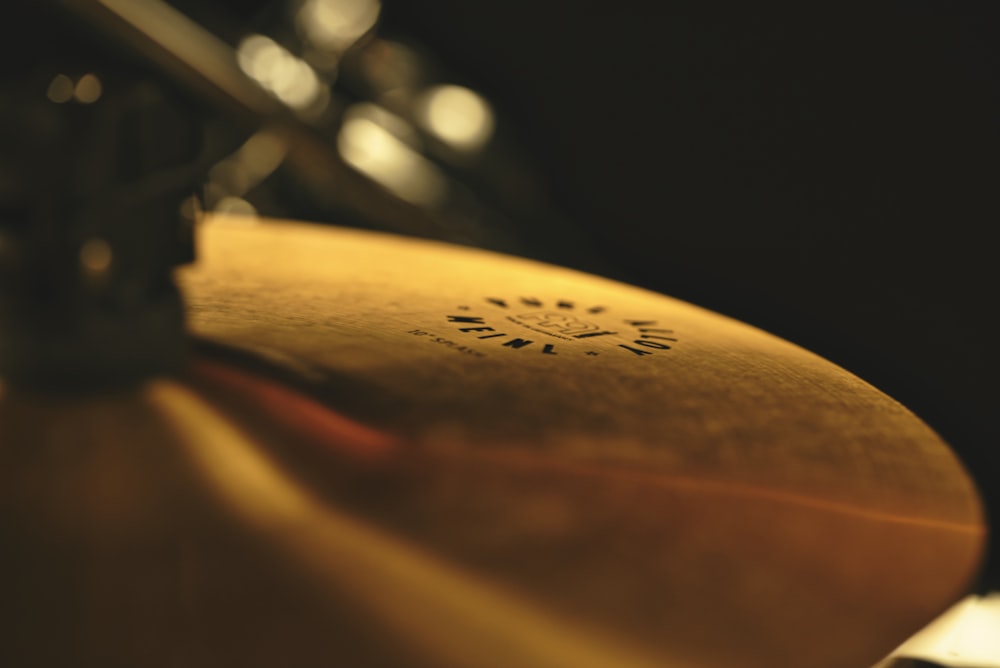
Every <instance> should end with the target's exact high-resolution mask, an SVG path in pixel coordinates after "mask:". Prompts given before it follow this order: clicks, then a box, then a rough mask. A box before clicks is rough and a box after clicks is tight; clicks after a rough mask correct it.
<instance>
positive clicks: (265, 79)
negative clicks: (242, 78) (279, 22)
mask: <svg viewBox="0 0 1000 668" xmlns="http://www.w3.org/2000/svg"><path fill="white" fill-rule="evenodd" d="M236 56H237V62H238V63H239V66H240V69H242V70H243V71H244V72H245V73H246V74H247V75H248V76H249V77H251V78H252V79H253V80H254V81H256V82H257V83H258V84H260V85H261V87H263V88H264V89H265V90H266V91H267V92H269V93H270V94H271V95H273V96H274V97H276V98H277V99H278V100H280V101H281V102H282V103H284V104H285V105H287V106H289V107H291V108H292V109H294V110H296V111H300V112H309V113H317V110H318V108H320V107H323V106H325V104H326V101H327V97H328V96H329V91H328V90H327V88H326V86H325V85H324V84H323V83H322V82H321V81H320V79H319V77H318V76H317V75H316V72H315V71H314V70H313V69H312V67H310V66H309V64H308V63H306V62H305V61H303V60H302V59H300V58H297V57H296V56H295V55H293V54H292V53H291V52H289V51H288V50H287V49H286V48H285V47H283V46H281V45H280V44H278V43H277V42H275V41H274V40H273V39H271V38H270V37H265V36H264V35H250V36H248V37H245V38H244V39H243V40H242V41H241V42H240V44H239V46H238V47H237V50H236Z"/></svg>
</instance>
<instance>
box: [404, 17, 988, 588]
mask: <svg viewBox="0 0 1000 668" xmlns="http://www.w3.org/2000/svg"><path fill="white" fill-rule="evenodd" d="M800 5H806V6H800ZM994 5H995V3H985V2H984V3H963V2H924V1H919V0H911V1H907V2H871V3H864V4H860V3H859V4H858V5H853V6H852V5H845V4H842V3H822V4H820V5H819V6H816V4H814V3H799V4H793V3H785V4H783V5H782V6H778V5H774V4H771V5H761V4H759V3H729V4H726V5H720V4H718V3H706V2H694V1H691V2H657V3H652V2H641V1H639V0H616V1H615V2H601V3H596V2H574V1H573V0H505V1H504V2H469V1H468V0H395V1H393V0H386V2H385V11H384V28H385V30H386V31H387V32H389V33H391V32H392V31H393V30H399V31H403V32H406V33H408V34H410V35H414V36H416V37H417V38H419V39H421V40H422V41H423V42H425V43H426V44H428V45H430V46H431V47H432V48H433V50H434V51H435V53H436V54H437V55H438V56H439V57H441V59H442V60H443V61H444V62H446V63H447V64H448V66H449V67H450V68H451V69H452V71H454V72H455V73H456V74H457V75H458V76H460V77H462V78H463V80H464V81H465V82H466V83H469V84H472V85H474V86H475V87H477V88H479V89H480V90H483V91H484V92H486V93H487V95H488V96H489V97H490V98H491V99H492V100H494V101H495V102H496V103H497V105H498V107H499V109H500V111H501V113H502V114H503V115H504V118H506V119H508V120H509V121H511V122H512V123H514V124H515V125H516V127H517V130H518V132H519V133H520V136H521V137H522V139H523V140H524V142H525V144H526V146H528V147H529V149H530V151H531V154H532V159H533V161H534V162H535V164H536V166H538V167H539V171H540V172H541V173H543V174H545V175H547V178H548V179H549V182H548V184H547V186H548V187H549V188H551V190H552V192H553V193H554V194H555V196H556V197H557V199H558V201H559V203H560V205H561V206H562V207H563V209H564V210H565V211H567V212H568V214H569V215H570V217H571V218H572V220H573V221H574V222H575V224H576V225H577V230H578V233H579V239H581V240H586V241H589V242H591V243H593V244H594V245H595V246H596V247H598V248H600V249H602V253H603V255H604V258H605V259H606V260H607V261H608V262H609V264H610V266H612V267H614V272H615V273H616V274H617V276H618V277H623V278H626V279H627V280H630V281H632V282H634V283H637V284H640V285H643V286H645V287H649V288H653V289H655V290H658V291H661V292H665V293H667V294H670V295H673V296H676V297H680V298H683V299H686V300H689V301H693V302H695V303H698V304H700V305H703V306H707V307H709V308H712V309H714V310H717V311H720V312H723V313H725V314H728V315H731V316H734V317H737V318H739V319H742V320H744V321H747V322H750V323H752V324H754V325H757V326H759V327H762V328H764V329H767V330H769V331H771V332H774V333H776V334H778V335H780V336H783V337H784V338H787V339H789V340H791V341H793V342H795V343H798V344H800V345H802V346H804V347H806V348H809V349H811V350H813V351H815V352H817V353H819V354H821V355H823V356H825V357H827V358H829V359H831V360H833V361H835V362H837V363H839V364H840V365H842V366H844V367H846V368H847V369H849V370H851V371H853V372H854V373H856V374H858V375H859V376H861V377H862V378H864V379H866V380H868V381H869V382H871V383H872V384H874V385H876V386H877V387H879V388H881V389H882V390H884V391H885V392H887V393H889V394H890V395H892V396H894V397H895V398H897V399H899V400H900V401H902V402H903V403H904V404H906V405H907V406H909V407H910V408H911V409H912V410H914V411H915V412H916V413H917V414H918V415H920V416H921V417H922V418H923V419H924V420H925V421H927V422H928V423H930V424H931V426H933V427H934V428H936V429H937V430H938V431H939V432H940V433H942V434H943V435H944V436H945V438H946V439H947V440H948V441H949V442H950V443H951V444H952V445H953V446H954V448H955V449H956V451H957V452H958V453H959V455H960V456H961V458H962V459H963V460H964V461H965V462H966V463H967V465H968V466H969V468H970V470H971V471H972V472H973V474H974V476H975V477H976V478H977V480H978V481H979V483H980V487H981V488H982V490H983V492H984V495H985V496H986V498H987V501H988V505H989V507H990V508H991V511H990V512H991V514H992V515H994V516H1000V501H998V493H997V490H996V482H997V475H996V471H997V470H998V469H1000V466H998V455H997V442H998V436H1000V429H998V427H997V420H996V417H997V413H998V410H997V405H998V400H1000V389H998V384H1000V354H998V352H997V345H996V342H995V341H996V338H997V336H998V329H997V327H996V324H997V320H998V319H997V317H996V315H995V308H996V286H997V270H996V266H997V245H996V244H997V242H996V241H995V237H996V235H995V232H994V228H995V226H996V225H997V223H998V221H1000V217H998V215H997V214H998V210H997V209H998V207H997V189H998V184H1000V179H998V176H1000V174H998V169H997V159H998V156H1000V150H998V149H1000V135H998V125H1000V85H998V84H1000V78H998V65H1000V57H998V46H997V43H996V36H997V34H996V33H997V28H998V27H1000V9H998V8H994ZM995 552H996V550H994V554H993V556H992V557H991V559H990V563H991V564H992V566H991V568H990V571H991V574H990V575H989V576H988V577H987V581H988V582H989V583H990V584H991V585H992V586H993V587H994V588H995V587H997V586H998V583H1000V581H998V578H997V571H998V568H997V563H998V558H997V555H996V554H995Z"/></svg>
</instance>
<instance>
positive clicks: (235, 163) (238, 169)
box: [205, 130, 288, 216]
mask: <svg viewBox="0 0 1000 668" xmlns="http://www.w3.org/2000/svg"><path fill="white" fill-rule="evenodd" d="M287 152H288V146H287V144H286V142H285V140H284V138H283V137H281V136H280V135H278V134H276V133H274V132H269V131H267V130H262V131H260V132H258V133H256V134H255V135H253V136H252V137H250V139H248V140H247V141H246V142H245V143H244V144H243V145H242V146H241V147H240V148H239V149H237V150H236V151H235V152H234V153H233V154H232V155H230V156H228V157H226V158H224V159H223V160H220V161H219V162H217V163H216V164H215V165H214V166H213V167H212V168H211V169H210V170H209V172H208V182H207V183H206V185H205V200H206V204H207V206H208V208H209V209H210V210H212V211H219V212H225V213H234V214H242V215H248V216H254V215H256V214H257V210H256V208H255V207H254V206H253V205H252V204H250V202H248V201H247V200H246V199H244V198H243V196H244V195H246V194H247V193H248V192H250V191H251V190H252V189H253V188H255V187H256V186H257V185H259V184H260V183H261V181H263V180H264V179H266V178H267V177H268V176H270V175H271V174H272V173H273V172H274V171H275V170H276V169H278V167H280V166H281V163H282V162H283V161H284V159H285V156H286V154H287Z"/></svg>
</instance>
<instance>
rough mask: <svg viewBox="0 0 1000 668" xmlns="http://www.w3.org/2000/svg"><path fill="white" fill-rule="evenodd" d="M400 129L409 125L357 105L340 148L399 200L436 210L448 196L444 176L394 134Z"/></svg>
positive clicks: (347, 117) (342, 133)
mask: <svg viewBox="0 0 1000 668" xmlns="http://www.w3.org/2000/svg"><path fill="white" fill-rule="evenodd" d="M389 119H392V120H394V121H396V122H395V123H390V122H389ZM387 126H389V127H387ZM397 126H401V127H402V128H405V127H406V123H405V121H403V120H402V119H399V118H398V117H394V116H392V115H391V114H388V112H385V111H384V110H380V109H379V108H378V107H375V106H374V105H370V104H365V105H356V106H355V107H352V108H351V109H350V110H348V113H347V114H346V115H345V120H344V124H343V126H342V127H341V129H340V134H339V136H338V137H337V147H338V149H339V150H340V154H341V155H342V156H343V158H344V160H345V161H346V162H347V163H348V164H349V165H351V167H353V168H354V169H356V170H358V171H359V172H361V173H362V174H365V175H366V176H368V177H370V178H371V179H373V180H375V181H377V182H378V183H379V184H381V185H382V186H383V187H385V188H387V189H388V190H390V191H392V192H393V193H395V194H396V195H397V196H399V197H400V198H402V199H404V200H406V201H408V202H412V203H414V204H418V205H422V206H433V205H435V204H437V203H439V202H440V201H441V200H442V199H443V197H444V196H445V192H446V187H447V185H446V182H445V179H444V176H443V175H442V174H441V173H440V171H438V169H437V168H436V167H435V166H434V165H433V164H431V163H430V162H429V161H428V160H427V159H426V158H424V157H422V156H421V155H420V154H419V153H417V152H416V151H415V150H413V149H412V148H410V146H408V145H407V144H406V143H405V142H404V141H402V140H401V139H400V138H399V136H398V133H393V132H392V131H391V130H392V129H395V128H396V127H397Z"/></svg>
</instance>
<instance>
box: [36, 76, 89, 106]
mask: <svg viewBox="0 0 1000 668" xmlns="http://www.w3.org/2000/svg"><path fill="white" fill-rule="evenodd" d="M103 94H104V86H103V85H102V84H101V80H100V79H99V78H98V77H97V75H96V74H84V75H83V76H82V77H80V79H79V80H78V81H76V82H75V83H74V81H73V79H72V78H70V77H69V76H67V75H65V74H57V75H56V76H55V77H54V78H53V79H52V81H51V82H50V83H49V87H48V90H46V91H45V95H46V97H48V98H49V101H51V102H55V103H56V104H65V103H67V102H71V101H73V100H75V101H77V102H79V103H80V104H93V103H94V102H97V101H98V100H100V99H101V95H103Z"/></svg>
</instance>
